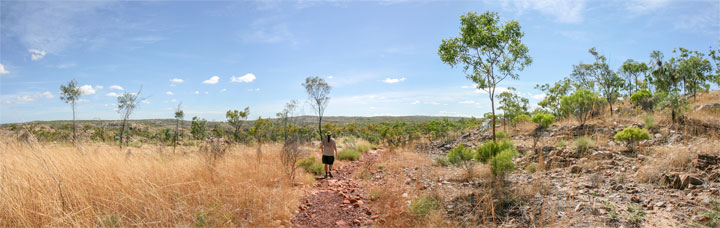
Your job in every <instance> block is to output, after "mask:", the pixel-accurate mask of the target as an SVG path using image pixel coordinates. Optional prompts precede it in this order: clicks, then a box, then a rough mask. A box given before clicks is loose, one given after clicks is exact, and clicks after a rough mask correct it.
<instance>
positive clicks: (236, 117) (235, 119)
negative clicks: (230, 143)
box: [225, 107, 250, 142]
mask: <svg viewBox="0 0 720 228" xmlns="http://www.w3.org/2000/svg"><path fill="white" fill-rule="evenodd" d="M248 115H250V107H245V110H243V111H238V110H228V111H227V113H225V118H227V121H228V124H230V126H232V127H233V138H234V139H235V142H239V141H240V130H241V129H242V125H243V124H244V123H245V120H247V117H248Z"/></svg>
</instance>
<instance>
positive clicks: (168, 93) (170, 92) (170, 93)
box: [165, 91, 173, 96]
mask: <svg viewBox="0 0 720 228" xmlns="http://www.w3.org/2000/svg"><path fill="white" fill-rule="evenodd" d="M165 94H167V95H170V96H172V95H173V92H172V91H167V92H165Z"/></svg>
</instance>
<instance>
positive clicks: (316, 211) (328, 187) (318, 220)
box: [292, 151, 378, 227]
mask: <svg viewBox="0 0 720 228" xmlns="http://www.w3.org/2000/svg"><path fill="white" fill-rule="evenodd" d="M377 153H378V152H377V151H370V152H368V153H367V154H365V155H363V156H362V157H361V159H360V160H358V161H354V162H349V163H346V164H345V165H343V166H342V167H340V168H339V169H336V170H335V171H334V172H333V176H334V177H332V178H327V179H321V180H320V181H318V182H317V183H315V188H314V190H313V191H312V193H311V194H310V195H309V196H308V197H306V198H305V199H302V201H301V202H300V206H299V212H298V213H297V214H296V215H295V218H293V219H292V224H293V226H295V227H367V226H370V225H372V224H373V222H374V219H377V216H374V215H373V212H372V211H371V210H370V206H369V200H368V197H367V194H366V193H365V191H364V190H363V189H362V188H361V187H360V185H359V184H358V183H356V182H355V181H354V180H353V176H354V173H355V172H360V171H362V169H363V167H364V165H366V164H372V162H373V161H374V160H375V158H376V157H377Z"/></svg>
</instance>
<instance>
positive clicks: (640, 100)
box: [630, 89, 653, 111]
mask: <svg viewBox="0 0 720 228" xmlns="http://www.w3.org/2000/svg"><path fill="white" fill-rule="evenodd" d="M630 103H631V104H633V105H634V106H635V107H640V108H642V109H643V110H645V111H650V110H652V106H653V103H652V93H650V91H647V90H646V89H642V90H640V91H637V92H636V93H633V94H632V96H630Z"/></svg>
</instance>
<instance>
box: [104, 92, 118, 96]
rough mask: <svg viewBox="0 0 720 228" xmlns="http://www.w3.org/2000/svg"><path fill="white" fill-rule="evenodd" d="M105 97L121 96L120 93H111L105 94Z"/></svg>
mask: <svg viewBox="0 0 720 228" xmlns="http://www.w3.org/2000/svg"><path fill="white" fill-rule="evenodd" d="M105 96H108V97H119V96H120V94H118V93H116V92H110V93H107V94H105Z"/></svg>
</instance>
